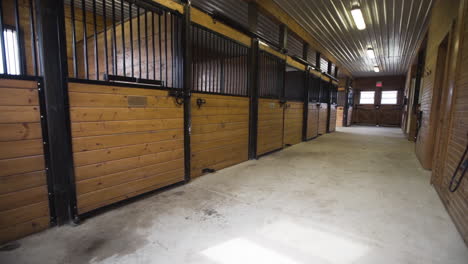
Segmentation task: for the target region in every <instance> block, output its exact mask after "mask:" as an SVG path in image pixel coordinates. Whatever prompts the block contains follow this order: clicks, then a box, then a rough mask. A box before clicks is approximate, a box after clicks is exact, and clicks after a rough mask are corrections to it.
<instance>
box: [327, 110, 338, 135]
mask: <svg viewBox="0 0 468 264" xmlns="http://www.w3.org/2000/svg"><path fill="white" fill-rule="evenodd" d="M336 116H337V110H336V105H333V104H332V105H330V127H329V129H330V132H335V130H336Z"/></svg>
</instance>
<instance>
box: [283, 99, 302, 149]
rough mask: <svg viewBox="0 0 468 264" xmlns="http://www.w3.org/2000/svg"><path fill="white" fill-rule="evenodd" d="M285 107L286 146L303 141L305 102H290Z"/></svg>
mask: <svg viewBox="0 0 468 264" xmlns="http://www.w3.org/2000/svg"><path fill="white" fill-rule="evenodd" d="M285 106H286V107H284V146H292V145H295V144H298V143H301V142H302V123H303V114H304V110H303V109H304V103H303V102H288V103H286V105H285Z"/></svg>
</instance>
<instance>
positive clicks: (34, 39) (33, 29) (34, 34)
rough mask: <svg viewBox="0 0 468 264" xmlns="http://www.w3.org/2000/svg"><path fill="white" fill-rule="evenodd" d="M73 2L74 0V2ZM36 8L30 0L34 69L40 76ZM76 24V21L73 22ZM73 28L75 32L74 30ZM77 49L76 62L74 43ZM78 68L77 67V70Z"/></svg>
mask: <svg viewBox="0 0 468 264" xmlns="http://www.w3.org/2000/svg"><path fill="white" fill-rule="evenodd" d="M72 1H73V0H72ZM34 17H35V16H34V8H33V1H32V0H29V23H30V25H31V50H32V61H33V68H34V75H35V76H38V75H39V65H38V63H37V46H36V25H35V21H34ZM73 23H74V20H73ZM74 29H75V28H74V26H73V30H74ZM74 44H75V45H74V47H75V55H74V60H75V62H76V43H75V42H74ZM76 68H77V67H76V66H75V69H76Z"/></svg>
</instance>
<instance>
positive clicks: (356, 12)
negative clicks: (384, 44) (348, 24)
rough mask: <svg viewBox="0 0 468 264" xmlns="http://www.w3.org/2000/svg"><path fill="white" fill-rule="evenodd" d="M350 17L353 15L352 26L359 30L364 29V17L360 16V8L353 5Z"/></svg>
mask: <svg viewBox="0 0 468 264" xmlns="http://www.w3.org/2000/svg"><path fill="white" fill-rule="evenodd" d="M351 15H353V19H354V24H356V27H357V28H358V29H359V30H363V29H366V23H365V22H364V17H363V16H362V12H361V7H360V6H359V5H355V6H353V7H352V8H351Z"/></svg>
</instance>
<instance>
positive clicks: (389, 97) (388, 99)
mask: <svg viewBox="0 0 468 264" xmlns="http://www.w3.org/2000/svg"><path fill="white" fill-rule="evenodd" d="M397 98H398V91H382V100H381V101H380V104H387V105H389V104H390V105H391V104H397Z"/></svg>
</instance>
